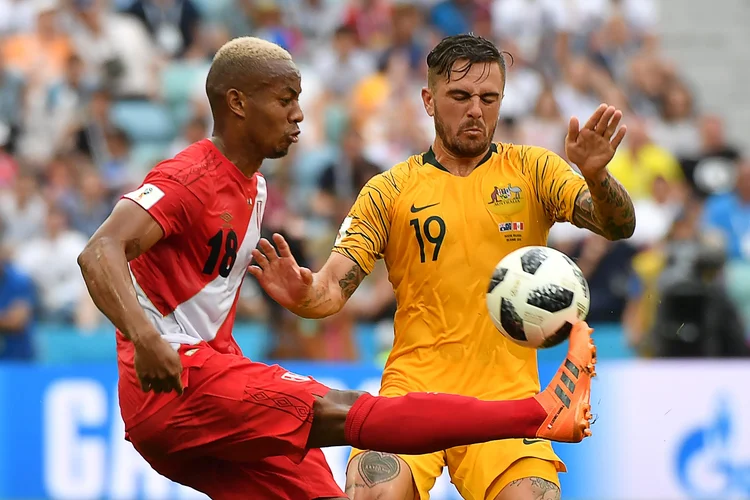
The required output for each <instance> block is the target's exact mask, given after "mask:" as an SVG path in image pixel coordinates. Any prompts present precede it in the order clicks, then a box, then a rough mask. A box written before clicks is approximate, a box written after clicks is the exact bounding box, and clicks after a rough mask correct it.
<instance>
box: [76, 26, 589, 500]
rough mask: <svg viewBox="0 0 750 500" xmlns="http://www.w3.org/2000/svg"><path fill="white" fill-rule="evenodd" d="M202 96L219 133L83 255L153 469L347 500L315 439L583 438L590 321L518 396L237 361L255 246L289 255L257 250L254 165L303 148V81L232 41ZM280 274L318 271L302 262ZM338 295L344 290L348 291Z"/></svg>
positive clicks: (254, 48) (275, 50)
mask: <svg viewBox="0 0 750 500" xmlns="http://www.w3.org/2000/svg"><path fill="white" fill-rule="evenodd" d="M206 92H207V94H208V98H209V101H210V104H211V110H212V113H213V118H214V122H215V128H214V134H213V137H212V138H211V139H206V140H202V141H199V142H197V143H195V144H193V145H191V146H189V147H188V148H186V149H185V150H184V151H183V152H181V153H179V154H178V155H176V156H175V157H174V158H173V159H171V160H167V161H164V162H162V163H160V164H159V165H157V166H156V167H155V168H154V169H153V170H152V171H151V172H150V173H149V174H148V175H147V176H146V178H145V180H144V182H143V185H142V186H141V187H140V188H139V189H137V190H136V191H134V192H132V193H128V194H126V195H125V196H124V197H123V199H122V200H120V202H119V203H118V204H117V205H116V206H115V208H114V210H113V212H112V214H111V215H110V217H109V218H108V219H107V220H106V221H105V222H104V224H102V226H101V227H100V228H99V230H98V231H97V232H96V233H95V234H94V235H93V236H92V237H91V240H90V241H89V243H88V245H87V247H86V249H85V250H84V251H83V252H82V253H81V255H80V257H79V259H78V261H79V264H80V266H81V269H82V272H83V275H84V278H85V280H86V284H87V286H88V289H89V292H90V294H91V296H92V298H93V300H94V302H95V303H96V305H97V306H98V307H99V309H100V310H101V311H102V312H103V313H104V314H105V315H106V316H107V317H108V318H109V319H110V321H111V322H112V323H113V324H114V325H115V327H116V328H117V355H118V356H117V357H118V368H119V385H118V392H119V399H120V410H121V414H122V418H123V420H124V422H125V429H126V432H127V438H128V439H129V440H130V441H131V442H132V443H133V445H134V447H135V448H136V450H137V451H138V452H139V453H140V454H141V455H142V456H143V457H144V458H145V459H146V460H147V461H148V462H149V463H150V464H151V466H152V467H153V468H154V469H155V470H156V471H157V472H159V473H160V474H162V475H164V476H166V477H168V478H170V479H172V480H173V481H177V482H179V483H182V484H184V485H187V486H189V487H191V488H194V489H196V490H199V491H202V492H204V493H206V494H207V495H209V496H210V497H211V498H214V499H219V500H224V499H240V498H241V499H247V498H252V499H256V498H257V499H271V498H274V499H290V500H306V499H310V500H312V499H319V498H320V499H322V498H345V496H344V493H343V492H342V491H341V489H340V488H339V487H338V486H337V484H336V483H335V482H334V480H333V476H332V474H331V471H330V469H329V468H328V465H327V463H326V461H325V458H324V456H323V453H322V452H321V451H320V449H319V448H322V447H326V446H341V445H346V444H350V445H353V446H355V447H358V448H360V449H369V450H374V451H382V452H391V453H402V454H420V453H428V452H433V451H437V450H442V449H446V448H450V447H453V446H459V445H467V444H472V443H477V442H484V441H490V440H496V439H505V438H511V437H514V438H524V437H528V438H535V437H541V438H545V439H552V440H555V441H570V442H577V441H580V440H582V439H583V438H584V437H585V436H587V435H590V430H589V425H590V424H589V422H590V418H591V414H590V406H589V389H590V380H591V377H592V376H593V375H594V363H595V356H594V347H593V343H592V342H591V338H590V333H589V331H588V330H587V329H584V328H579V329H577V330H576V331H577V332H579V333H574V334H573V335H571V340H570V350H569V353H568V357H567V359H566V361H565V362H564V363H563V366H562V367H561V368H560V370H561V371H560V373H558V376H557V377H556V379H555V380H553V383H552V385H551V386H550V387H549V388H548V389H546V390H545V391H543V392H542V393H540V394H538V395H537V396H534V397H532V398H528V399H523V400H518V401H479V400H477V399H475V398H470V397H464V396H454V395H448V394H410V395H406V396H403V397H398V398H386V397H375V396H371V395H369V394H365V393H361V392H354V391H338V390H332V389H329V388H328V387H325V386H323V385H322V384H320V383H318V382H316V381H315V380H313V379H311V378H310V377H305V376H300V375H296V374H293V373H290V372H288V371H286V370H284V369H283V368H281V367H279V366H275V365H274V366H268V365H265V364H262V363H255V362H253V361H251V360H249V359H247V358H245V357H243V356H242V353H241V352H240V349H239V347H238V345H237V343H236V342H235V340H234V339H233V337H232V332H231V331H232V326H233V323H234V317H235V304H236V301H237V296H238V291H239V288H240V285H241V283H242V280H243V279H244V277H245V275H246V272H247V269H248V266H249V265H250V263H251V260H252V258H253V255H255V257H256V259H258V260H259V262H258V264H259V266H260V267H256V268H254V270H253V273H254V274H255V275H256V276H261V277H262V275H263V273H264V272H268V271H269V270H270V269H272V268H273V267H275V266H274V265H273V264H274V260H276V259H279V262H281V261H284V262H287V263H288V262H293V257H292V256H291V253H290V251H289V247H288V246H287V245H286V243H285V242H284V240H283V238H281V237H280V236H278V235H276V236H275V241H276V243H277V246H278V254H277V253H276V251H275V250H274V249H273V247H272V246H271V245H270V244H269V243H268V242H267V241H262V242H261V243H260V248H261V249H262V250H263V253H262V254H261V253H259V252H257V251H255V252H254V250H255V248H256V245H258V242H259V233H260V224H261V220H262V217H263V210H264V208H265V204H266V189H265V180H264V179H263V176H262V175H261V174H260V173H258V169H259V168H260V166H261V163H262V161H263V160H264V159H265V158H278V157H281V156H284V155H285V154H286V153H287V151H288V149H289V147H290V146H291V145H292V144H293V143H295V142H297V136H298V134H299V127H298V124H299V122H301V121H302V119H303V115H302V111H301V109H300V107H299V102H298V96H299V94H300V92H301V87H300V75H299V72H298V71H297V68H296V67H295V65H294V63H293V62H292V59H291V56H290V55H289V54H288V53H287V52H286V51H285V50H283V49H282V48H281V47H279V46H277V45H275V44H272V43H270V42H266V41H263V40H259V39H257V38H249V37H245V38H238V39H234V40H232V41H230V42H228V43H227V44H226V45H225V46H224V47H222V48H221V49H220V50H219V51H218V52H217V54H216V56H215V58H214V61H213V63H212V65H211V69H210V71H209V74H208V77H207V80H206ZM264 254H265V255H264ZM290 259H291V261H290ZM282 267H283V268H284V269H286V272H287V273H289V272H292V271H293V272H294V273H297V275H296V277H294V279H295V280H297V281H299V280H302V281H305V282H310V280H312V273H311V272H310V270H308V269H301V268H299V267H298V266H289V265H284V266H282ZM288 277H289V278H290V279H291V278H292V277H291V276H288ZM341 288H342V291H341V293H342V297H343V296H345V295H346V294H347V293H348V291H347V290H348V288H349V286H348V284H347V283H342V284H341ZM566 364H567V366H568V368H567V369H568V370H570V369H571V368H570V367H571V366H574V367H575V372H576V374H577V375H576V378H577V382H576V385H575V390H574V391H573V393H572V396H573V397H572V398H570V399H568V400H567V401H566V402H562V401H561V400H559V398H556V396H555V395H554V394H555V393H554V391H555V387H556V386H557V385H559V384H560V383H563V382H562V379H561V378H560V377H561V376H562V374H563V370H564V368H565V366H566ZM566 377H567V376H566Z"/></svg>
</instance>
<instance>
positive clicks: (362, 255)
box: [333, 167, 401, 274]
mask: <svg viewBox="0 0 750 500" xmlns="http://www.w3.org/2000/svg"><path fill="white" fill-rule="evenodd" d="M400 180H401V175H399V171H398V169H397V167H394V168H393V169H391V170H389V171H387V172H384V173H382V174H378V175H376V176H375V177H373V178H372V179H370V180H369V181H368V182H367V184H366V185H365V187H364V188H362V191H360V193H359V196H357V200H356V201H355V202H354V205H353V206H352V208H351V210H350V211H349V215H348V216H347V217H346V219H344V222H343V224H341V228H340V229H339V235H338V237H337V238H336V243H335V244H334V247H333V251H334V252H337V253H340V254H341V255H344V256H346V257H349V258H350V259H351V260H353V261H354V262H356V263H357V264H358V265H359V267H361V268H362V270H363V271H364V272H365V273H367V274H370V273H371V272H372V270H373V267H374V266H375V262H376V261H377V260H378V259H380V258H382V257H383V253H384V252H385V247H386V245H387V243H388V234H389V233H390V229H391V216H392V209H393V205H394V202H395V201H396V198H397V197H398V194H399V192H400V187H399V186H400V184H401V183H400Z"/></svg>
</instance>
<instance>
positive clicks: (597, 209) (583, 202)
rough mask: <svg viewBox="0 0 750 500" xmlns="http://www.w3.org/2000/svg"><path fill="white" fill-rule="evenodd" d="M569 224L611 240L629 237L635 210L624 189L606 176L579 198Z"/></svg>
mask: <svg viewBox="0 0 750 500" xmlns="http://www.w3.org/2000/svg"><path fill="white" fill-rule="evenodd" d="M572 222H573V224H575V225H576V226H578V227H582V228H585V229H588V230H590V231H593V232H595V233H597V234H599V235H601V236H604V237H605V238H608V239H610V240H618V239H621V238H628V237H629V236H630V235H632V234H633V230H634V229H635V209H634V208H633V202H632V200H631V199H630V195H628V192H627V190H626V189H625V188H624V187H623V186H622V184H620V183H619V182H617V179H615V178H614V177H612V176H611V175H608V176H607V177H606V178H605V179H604V180H603V181H601V182H600V183H599V184H598V185H593V184H592V185H589V189H585V190H584V191H582V192H581V194H579V195H578V198H577V199H576V206H575V209H574V210H573V221H572Z"/></svg>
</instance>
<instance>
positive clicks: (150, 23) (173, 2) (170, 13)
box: [125, 0, 201, 57]
mask: <svg viewBox="0 0 750 500" xmlns="http://www.w3.org/2000/svg"><path fill="white" fill-rule="evenodd" d="M125 12H127V13H128V14H131V15H133V16H135V17H136V18H138V19H139V20H140V21H141V22H142V23H143V25H144V27H145V28H146V29H147V30H148V32H149V34H150V35H151V40H152V42H153V43H154V44H155V45H157V46H158V47H159V48H160V49H161V50H162V51H163V52H164V53H165V54H167V56H169V57H182V56H183V55H184V54H185V52H186V51H188V50H189V49H190V47H191V46H192V45H193V43H194V42H195V40H196V35H197V33H198V28H199V25H200V22H201V15H200V12H199V11H198V9H197V8H196V7H195V5H194V4H193V2H192V1H191V0H136V1H135V2H133V4H132V5H131V6H130V7H129V8H128V9H127V10H126V11H125Z"/></svg>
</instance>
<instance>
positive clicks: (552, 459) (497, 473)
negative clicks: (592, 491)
mask: <svg viewBox="0 0 750 500" xmlns="http://www.w3.org/2000/svg"><path fill="white" fill-rule="evenodd" d="M446 455H447V464H448V470H449V472H450V474H451V479H452V481H453V484H455V485H456V489H457V490H458V492H459V493H460V494H461V495H462V496H463V497H464V498H471V499H485V498H486V499H490V500H492V499H494V498H495V497H497V496H498V494H499V493H500V492H501V491H502V490H503V489H505V488H506V487H507V486H509V485H510V484H511V483H512V482H513V481H516V480H518V479H523V478H527V477H539V478H542V479H545V480H548V481H550V482H552V483H555V484H557V485H559V480H558V478H557V473H558V471H564V470H565V466H564V464H563V463H562V462H561V461H560V459H559V458H558V457H557V455H556V454H555V453H554V451H553V450H552V446H551V445H550V443H549V442H547V441H539V440H522V439H505V440H500V441H490V442H488V443H481V444H475V445H471V446H460V447H456V448H451V449H450V450H448V451H447V452H446ZM515 493H516V494H519V493H520V492H519V491H516V492H515ZM511 498H514V497H511ZM516 498H520V499H522V500H525V499H526V497H525V496H519V497H516ZM530 498H534V497H530Z"/></svg>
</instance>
